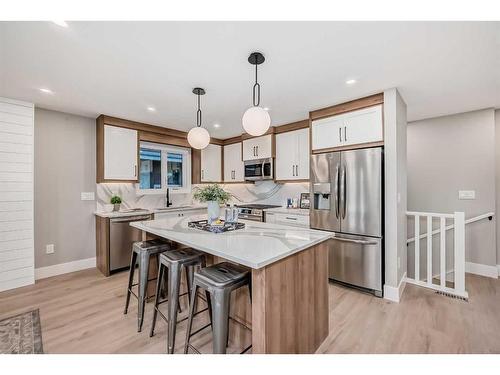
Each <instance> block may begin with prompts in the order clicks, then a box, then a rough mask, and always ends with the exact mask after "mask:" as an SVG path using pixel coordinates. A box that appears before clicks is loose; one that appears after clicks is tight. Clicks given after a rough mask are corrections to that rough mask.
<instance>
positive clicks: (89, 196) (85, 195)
mask: <svg viewBox="0 0 500 375" xmlns="http://www.w3.org/2000/svg"><path fill="white" fill-rule="evenodd" d="M80 197H81V200H82V201H93V200H95V194H94V192H93V191H89V192H82V193H81V195H80Z"/></svg>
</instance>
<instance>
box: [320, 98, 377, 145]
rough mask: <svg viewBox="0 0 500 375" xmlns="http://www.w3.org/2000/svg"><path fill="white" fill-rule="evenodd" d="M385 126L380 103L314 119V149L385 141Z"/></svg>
mask: <svg viewBox="0 0 500 375" xmlns="http://www.w3.org/2000/svg"><path fill="white" fill-rule="evenodd" d="M383 128H384V126H383V120H382V105H380V104H379V105H375V106H371V107H367V108H363V109H359V110H356V111H352V112H347V113H342V114H339V115H335V116H331V117H327V118H322V119H319V120H313V121H312V124H311V133H312V150H313V151H314V150H322V149H331V148H336V147H342V148H344V147H346V146H354V145H361V144H365V143H379V142H383V140H384V131H383Z"/></svg>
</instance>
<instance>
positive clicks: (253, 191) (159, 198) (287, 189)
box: [96, 181, 309, 211]
mask: <svg viewBox="0 0 500 375" xmlns="http://www.w3.org/2000/svg"><path fill="white" fill-rule="evenodd" d="M197 186H200V187H202V186H204V185H193V189H194V188H195V187H197ZM222 187H223V188H224V190H226V191H228V192H230V193H231V194H232V195H233V199H232V200H231V203H234V204H241V203H263V204H275V205H279V206H285V205H286V200H287V198H297V199H299V198H300V193H306V192H309V184H308V183H304V182H300V183H287V184H275V183H274V182H273V181H261V182H256V183H255V184H227V185H224V184H222ZM96 191H97V199H96V205H97V207H96V208H97V210H98V211H103V209H104V207H103V205H104V204H107V203H109V201H110V199H111V197H112V196H113V195H118V196H120V197H121V198H122V205H123V208H145V209H155V208H158V207H164V205H165V194H146V195H144V194H137V191H136V189H135V184H130V183H123V184H121V183H107V184H97V189H96ZM170 199H171V201H172V203H173V205H174V206H183V205H189V204H193V203H195V204H196V203H198V202H196V201H193V197H192V194H170Z"/></svg>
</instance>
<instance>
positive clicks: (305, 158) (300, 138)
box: [276, 128, 309, 180]
mask: <svg viewBox="0 0 500 375" xmlns="http://www.w3.org/2000/svg"><path fill="white" fill-rule="evenodd" d="M307 179H309V128H307V129H300V130H294V131H291V132H285V133H281V134H277V135H276V180H307Z"/></svg>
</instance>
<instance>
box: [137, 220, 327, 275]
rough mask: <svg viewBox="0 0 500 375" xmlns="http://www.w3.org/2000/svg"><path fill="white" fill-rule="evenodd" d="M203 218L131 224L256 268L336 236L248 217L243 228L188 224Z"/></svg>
mask: <svg viewBox="0 0 500 375" xmlns="http://www.w3.org/2000/svg"><path fill="white" fill-rule="evenodd" d="M202 219H206V216H199V215H198V216H197V215H194V216H184V217H172V218H166V219H159V220H150V221H138V222H132V223H130V225H131V226H133V227H135V228H138V229H141V230H144V231H146V232H149V233H152V234H155V235H157V236H159V237H163V238H166V239H169V240H171V241H174V242H177V243H180V244H182V245H185V246H189V247H192V248H193V249H197V250H200V251H203V252H206V253H208V254H212V255H215V256H219V257H221V258H224V259H227V260H230V261H232V262H235V263H239V264H242V265H244V266H247V267H250V268H254V269H259V268H262V267H265V266H267V265H269V264H271V263H274V262H276V261H278V260H280V259H283V258H286V257H287V256H290V255H292V254H295V253H297V252H299V251H302V250H304V249H307V248H309V247H311V246H314V245H317V244H319V243H321V242H323V241H326V240H328V239H329V238H331V237H333V233H331V232H324V231H319V230H314V229H307V228H298V227H291V226H287V225H278V224H271V223H261V222H255V221H247V220H241V222H244V223H245V228H244V229H239V230H235V231H232V232H226V233H217V234H216V233H210V232H206V231H203V230H200V229H195V228H189V227H188V222H190V221H194V220H202Z"/></svg>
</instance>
